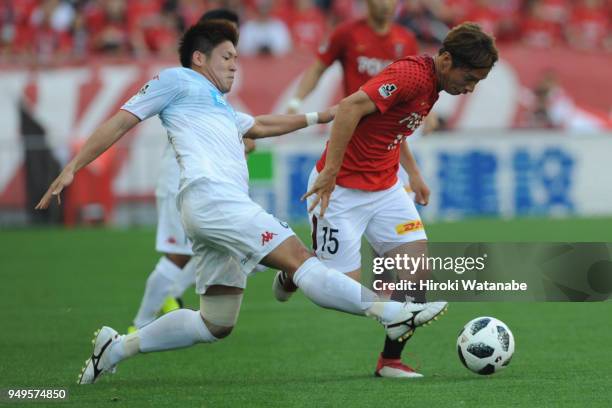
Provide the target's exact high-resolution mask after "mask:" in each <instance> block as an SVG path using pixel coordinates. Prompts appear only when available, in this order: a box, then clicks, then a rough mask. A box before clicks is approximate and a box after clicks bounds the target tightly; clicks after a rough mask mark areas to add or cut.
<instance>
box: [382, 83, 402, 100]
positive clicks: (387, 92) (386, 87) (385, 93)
mask: <svg viewBox="0 0 612 408" xmlns="http://www.w3.org/2000/svg"><path fill="white" fill-rule="evenodd" d="M396 90H397V86H396V85H395V84H383V85H381V86H380V88H378V93H379V94H380V96H382V97H383V98H385V99H387V98H388V97H390V96H391V94H392V93H393V92H395V91H396Z"/></svg>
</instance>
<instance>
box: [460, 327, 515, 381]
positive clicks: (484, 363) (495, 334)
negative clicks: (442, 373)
mask: <svg viewBox="0 0 612 408" xmlns="http://www.w3.org/2000/svg"><path fill="white" fill-rule="evenodd" d="M457 352H458V353H459V359H460V360H461V362H462V363H463V365H464V366H466V367H467V368H468V369H470V370H471V371H473V372H475V373H477V374H482V375H489V374H493V373H494V372H496V371H499V370H501V369H502V368H504V367H506V366H507V365H508V364H510V359H511V358H512V354H513V353H514V336H513V335H512V332H511V331H510V329H509V328H508V326H506V324H505V323H504V322H502V321H501V320H498V319H496V318H494V317H477V318H476V319H474V320H471V321H470V322H469V323H468V324H466V325H465V326H463V329H461V332H459V337H458V338H457Z"/></svg>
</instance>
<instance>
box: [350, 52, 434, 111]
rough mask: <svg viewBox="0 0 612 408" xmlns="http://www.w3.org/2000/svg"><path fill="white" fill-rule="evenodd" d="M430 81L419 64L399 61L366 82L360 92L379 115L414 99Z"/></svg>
mask: <svg viewBox="0 0 612 408" xmlns="http://www.w3.org/2000/svg"><path fill="white" fill-rule="evenodd" d="M430 81H431V79H430V78H428V76H427V73H426V72H425V70H424V69H423V67H422V66H421V65H420V64H418V63H416V62H414V61H406V60H400V61H396V62H394V63H393V64H391V65H389V66H388V67H387V68H385V69H384V70H383V71H382V72H381V73H380V74H378V75H376V76H375V77H374V78H372V79H370V80H369V81H368V82H366V83H365V84H364V85H363V86H362V87H361V90H362V91H364V92H365V93H366V94H367V95H368V96H369V97H370V99H371V100H372V102H374V104H375V105H376V107H377V108H378V110H379V111H380V113H385V112H386V111H387V110H389V108H391V107H392V106H393V105H396V104H398V103H402V102H404V101H407V100H410V99H414V98H415V97H416V96H417V95H418V94H419V93H421V92H422V90H423V89H425V87H426V85H427V83H428V82H430Z"/></svg>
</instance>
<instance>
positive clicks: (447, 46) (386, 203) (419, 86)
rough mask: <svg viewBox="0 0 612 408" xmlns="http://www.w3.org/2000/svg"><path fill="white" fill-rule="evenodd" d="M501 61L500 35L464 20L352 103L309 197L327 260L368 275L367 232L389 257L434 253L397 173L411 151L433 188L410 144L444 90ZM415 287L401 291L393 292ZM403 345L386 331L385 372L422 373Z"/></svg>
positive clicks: (462, 87)
mask: <svg viewBox="0 0 612 408" xmlns="http://www.w3.org/2000/svg"><path fill="white" fill-rule="evenodd" d="M497 58H498V54H497V50H496V48H495V43H494V40H493V38H492V37H490V36H489V35H487V34H485V33H484V32H482V31H481V29H480V27H479V26H478V25H476V24H472V23H464V24H461V25H459V26H457V27H455V28H454V29H453V30H451V31H450V32H449V33H448V35H447V37H446V38H445V39H444V42H443V45H442V48H441V49H440V50H439V52H438V55H436V56H435V57H433V58H432V57H429V56H418V57H417V56H415V57H405V58H402V59H400V60H398V61H396V62H394V63H392V64H391V65H390V66H388V67H387V68H386V69H384V70H383V71H382V72H381V73H380V74H379V75H377V76H375V77H374V78H372V79H371V80H369V81H368V82H367V83H366V84H365V85H363V86H362V87H361V89H360V90H359V91H357V92H355V93H353V94H352V95H350V96H348V97H346V98H345V99H343V100H342V102H341V103H340V105H339V108H338V113H337V114H336V120H335V122H334V125H333V128H332V133H331V137H330V140H329V143H328V145H327V147H326V149H325V151H324V152H323V155H322V156H321V158H320V160H319V161H318V162H317V164H316V167H315V168H314V169H313V172H312V174H311V177H310V180H309V185H308V192H307V193H306V194H305V195H304V197H305V198H307V199H308V210H309V213H311V220H310V221H311V227H312V232H313V244H314V246H315V252H316V254H317V256H318V257H319V259H321V260H322V261H323V262H324V263H325V264H326V265H328V266H329V267H333V268H334V269H336V270H339V271H341V272H344V273H346V274H348V275H349V276H351V277H353V278H356V279H358V278H359V274H360V267H361V257H360V249H361V237H362V236H363V235H365V237H366V239H367V240H368V241H369V243H370V244H371V245H372V247H373V248H374V250H375V252H376V253H377V254H378V255H379V256H385V257H391V258H392V257H395V256H396V255H397V254H399V255H403V254H408V255H410V256H415V255H416V254H420V253H423V252H425V251H426V242H427V236H426V234H425V231H424V228H423V224H422V223H421V220H420V217H419V214H418V212H417V210H416V207H415V205H414V203H413V202H412V200H411V199H410V198H409V196H408V195H407V194H406V193H405V192H404V190H403V188H402V184H401V182H400V181H399V180H398V178H397V170H398V167H399V164H400V151H401V150H403V152H402V154H403V159H402V161H403V163H402V165H403V166H404V168H405V169H406V170H407V172H408V174H409V177H410V183H411V185H413V184H414V185H417V186H419V185H424V182H423V180H422V178H421V176H420V173H419V169H418V167H417V165H416V162H415V161H414V158H413V157H412V154H411V153H410V150H409V149H408V145H407V144H406V143H403V142H404V140H405V138H406V137H408V136H410V135H411V134H412V133H413V132H414V131H415V129H416V128H417V127H418V126H419V125H420V123H421V121H422V120H423V118H424V117H425V116H426V115H427V114H428V113H429V111H430V110H431V108H432V107H433V105H434V104H435V102H436V101H437V99H438V94H439V92H440V91H446V92H447V93H449V94H451V95H459V94H463V93H468V92H472V91H473V90H474V88H475V86H476V84H477V83H478V82H479V81H481V80H482V79H484V78H486V76H487V75H488V73H489V71H490V70H491V68H492V67H493V65H494V64H495V62H496V61H497ZM417 256H418V255H417ZM397 272H398V274H400V277H401V278H402V279H408V280H418V279H421V278H423V276H426V274H427V271H418V272H417V273H416V275H414V276H412V277H410V276H401V273H402V271H397ZM424 274H425V275H424ZM281 281H282V282H281V283H283V284H284V285H283V288H284V289H287V290H289V289H291V288H290V286H289V282H287V280H283V279H281ZM406 294H407V293H406V292H403V291H395V292H394V293H393V295H392V299H399V298H402V299H403V298H404V297H405V296H406ZM411 295H412V296H413V298H414V300H415V302H418V303H422V302H425V294H424V292H417V293H411ZM403 344H404V343H400V342H396V341H393V340H391V339H389V338H386V340H385V347H384V350H383V353H382V354H381V356H380V358H379V361H378V365H377V368H376V375H377V376H383V377H396V378H397V377H401V378H415V377H421V376H422V375H421V374H419V373H416V372H414V370H413V369H412V368H410V367H409V366H406V365H404V364H402V362H401V360H400V355H401V351H402V349H403Z"/></svg>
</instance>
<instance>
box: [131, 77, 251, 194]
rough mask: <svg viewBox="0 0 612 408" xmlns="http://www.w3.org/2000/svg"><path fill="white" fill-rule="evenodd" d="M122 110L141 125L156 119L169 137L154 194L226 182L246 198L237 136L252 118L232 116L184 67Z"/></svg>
mask: <svg viewBox="0 0 612 408" xmlns="http://www.w3.org/2000/svg"><path fill="white" fill-rule="evenodd" d="M121 109H123V110H126V111H128V112H131V113H133V114H134V115H136V116H137V117H138V118H140V119H141V120H145V119H147V118H150V117H151V116H155V115H159V117H160V119H161V122H162V125H163V126H164V127H165V128H166V130H167V132H168V141H169V142H170V146H171V149H166V151H165V152H164V155H163V157H162V174H161V176H160V180H159V182H158V187H157V189H156V194H158V195H166V194H169V193H173V192H176V191H177V190H178V191H181V190H183V189H184V188H185V187H187V186H188V185H190V184H191V183H193V182H194V181H196V180H198V179H201V178H206V179H208V180H211V181H215V182H221V183H231V184H232V185H235V186H239V187H240V188H241V189H242V190H243V191H244V192H246V193H248V179H249V174H248V170H247V165H246V160H245V157H244V144H243V141H242V137H243V135H244V134H245V133H246V132H247V131H248V130H249V129H250V128H251V127H252V126H253V124H254V118H253V117H252V116H249V115H246V114H243V113H236V112H235V111H234V109H233V108H232V107H231V105H230V104H229V103H228V102H227V101H226V100H225V99H224V98H223V95H222V94H221V92H220V91H219V90H218V89H217V88H216V87H215V86H214V85H213V84H212V83H211V82H210V81H209V80H208V79H206V77H204V76H203V75H202V74H200V73H198V72H196V71H194V70H192V69H189V68H170V69H166V70H164V71H162V72H161V73H160V74H159V75H157V76H156V77H154V78H153V79H152V80H151V81H149V82H147V84H145V86H144V87H142V89H141V90H140V91H139V92H138V93H137V94H136V95H134V96H133V97H132V98H131V99H130V100H129V101H128V102H127V103H126V104H125V105H123V106H122V107H121ZM171 159H172V160H171ZM171 163H177V164H171ZM177 167H178V171H179V173H180V177H177V173H176V172H177ZM177 179H179V182H178V185H177V184H176V180H177ZM175 186H176V187H175Z"/></svg>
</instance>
